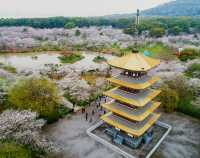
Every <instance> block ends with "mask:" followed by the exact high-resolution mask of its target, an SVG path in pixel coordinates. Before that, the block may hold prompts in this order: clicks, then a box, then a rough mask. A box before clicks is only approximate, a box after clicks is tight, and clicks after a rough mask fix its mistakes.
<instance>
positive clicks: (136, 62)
mask: <svg viewBox="0 0 200 158" xmlns="http://www.w3.org/2000/svg"><path fill="white" fill-rule="evenodd" d="M108 64H109V65H111V66H114V67H117V68H121V69H126V70H130V71H148V70H150V69H152V68H154V67H155V66H157V65H159V64H160V61H159V60H157V59H153V58H150V57H147V56H145V55H143V54H141V53H130V54H128V55H125V56H123V57H119V58H116V59H112V60H110V61H108Z"/></svg>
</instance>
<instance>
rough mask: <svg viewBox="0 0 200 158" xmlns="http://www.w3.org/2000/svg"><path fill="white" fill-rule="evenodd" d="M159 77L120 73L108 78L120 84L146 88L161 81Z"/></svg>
mask: <svg viewBox="0 0 200 158" xmlns="http://www.w3.org/2000/svg"><path fill="white" fill-rule="evenodd" d="M159 79H160V78H159V77H156V76H154V77H150V76H143V77H142V78H139V79H138V78H133V77H129V76H125V75H122V74H120V75H118V76H115V77H111V78H108V79H107V80H108V81H110V82H111V83H114V84H116V85H118V86H122V87H128V88H132V89H146V88H148V87H150V86H152V85H153V84H154V83H156V82H157V81H159Z"/></svg>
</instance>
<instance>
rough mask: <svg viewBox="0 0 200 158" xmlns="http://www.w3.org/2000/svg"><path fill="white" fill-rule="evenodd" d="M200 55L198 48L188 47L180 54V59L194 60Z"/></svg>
mask: <svg viewBox="0 0 200 158" xmlns="http://www.w3.org/2000/svg"><path fill="white" fill-rule="evenodd" d="M198 57H200V51H199V50H197V49H193V48H187V49H184V50H183V51H182V52H181V54H180V56H179V59H180V60H181V61H188V60H193V59H195V58H198Z"/></svg>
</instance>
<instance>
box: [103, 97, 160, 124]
mask: <svg viewBox="0 0 200 158" xmlns="http://www.w3.org/2000/svg"><path fill="white" fill-rule="evenodd" d="M102 106H103V107H104V108H105V109H107V110H109V111H111V112H113V113H115V114H118V115H120V116H122V117H124V118H127V119H129V120H132V121H143V120H144V119H146V118H147V117H148V116H149V115H150V114H151V113H152V112H154V111H155V110H156V109H157V108H158V107H159V106H160V102H149V103H148V104H147V105H145V106H144V107H142V108H134V107H130V106H127V105H124V104H121V103H119V102H116V101H113V102H110V103H106V104H102Z"/></svg>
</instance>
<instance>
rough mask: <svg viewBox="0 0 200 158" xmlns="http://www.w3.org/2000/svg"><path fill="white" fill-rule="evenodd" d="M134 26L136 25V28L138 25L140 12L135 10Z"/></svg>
mask: <svg viewBox="0 0 200 158" xmlns="http://www.w3.org/2000/svg"><path fill="white" fill-rule="evenodd" d="M135 24H136V27H137V26H138V25H139V24H140V10H139V9H137V15H136V21H135Z"/></svg>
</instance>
